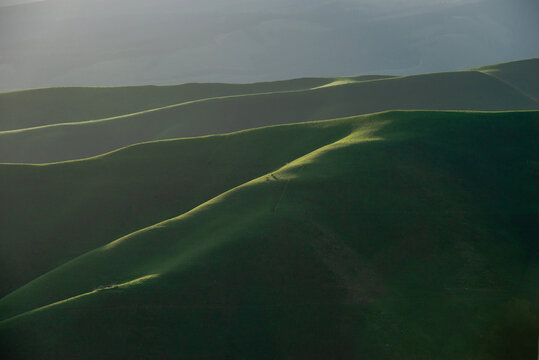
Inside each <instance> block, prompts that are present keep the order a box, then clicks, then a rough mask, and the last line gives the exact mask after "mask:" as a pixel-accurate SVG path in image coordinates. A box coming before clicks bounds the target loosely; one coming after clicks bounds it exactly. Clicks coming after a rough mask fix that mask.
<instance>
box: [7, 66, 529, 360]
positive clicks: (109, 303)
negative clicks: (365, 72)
mask: <svg viewBox="0 0 539 360" xmlns="http://www.w3.org/2000/svg"><path fill="white" fill-rule="evenodd" d="M519 64H523V65H525V66H523V67H522V69H526V70H522V71H523V72H524V71H530V70H529V69H530V68H533V66H535V65H534V64H536V61H535V60H529V61H524V62H521V63H513V64H501V65H495V66H491V67H485V68H480V69H476V70H473V71H463V72H457V73H444V74H429V75H420V76H411V77H396V78H387V79H365V78H346V79H309V80H306V79H303V80H298V81H296V82H294V81H292V82H290V83H288V85H286V86H291V87H292V86H297V87H294V88H287V89H281V90H279V91H277V90H274V89H269V88H267V86H269V85H268V84H263V85H237V86H238V87H242V86H247V87H248V86H251V87H252V88H257V89H259V90H257V91H260V92H265V93H264V94H262V93H261V94H249V93H245V94H242V95H237V94H229V95H223V94H220V95H219V96H218V97H217V98H211V99H209V98H204V96H206V94H208V93H209V91H210V90H209V89H210V88H212V87H213V86H214V85H211V84H210V85H202V84H201V85H196V87H200V89H203V90H200V92H199V93H190V92H189V91H188V90H185V95H184V98H183V99H184V100H186V99H188V98H189V97H191V98H193V99H195V97H198V99H195V100H192V101H193V102H190V103H189V102H188V103H183V104H180V105H174V104H173V105H171V106H168V105H165V107H166V108H164V109H156V110H141V108H139V109H138V111H142V113H139V114H135V115H127V116H120V117H114V118H111V119H108V120H97V121H94V120H84V119H85V118H84V116H91V115H80V116H81V117H80V118H78V120H77V123H76V124H68V123H65V122H66V121H69V120H68V118H69V117H70V115H68V113H66V114H65V116H63V117H61V115H62V112H61V111H60V110H58V112H57V115H58V116H59V117H61V119H62V120H59V121H60V122H64V124H62V123H60V122H59V123H53V122H48V123H47V121H48V120H47V118H46V117H42V118H39V119H38V118H36V119H35V121H36V122H35V123H34V124H40V125H39V126H40V127H39V128H35V129H17V130H14V131H4V132H2V133H1V135H0V141H2V142H3V144H10V147H9V149H15V150H14V152H13V153H15V154H17V151H18V150H16V148H12V147H11V146H12V144H11V143H9V141H12V140H11V139H16V136H22V137H20V138H19V139H21V141H22V139H25V140H24V141H25V142H24V143H25V144H27V148H26V149H27V151H28V152H27V153H25V154H24V155H25V156H27V157H28V158H30V157H36V158H37V156H38V155H39V149H42V152H43V154H44V155H43V156H44V157H43V158H42V159H45V158H47V159H48V158H49V157H51V156H52V155H55V156H56V155H58V154H61V153H60V152H57V153H55V152H53V151H50V148H47V147H46V146H45V144H47V141H42V140H44V138H43V136H46V135H45V134H48V135H47V136H51V142H52V143H58V144H60V143H61V142H62V141H64V140H62V139H65V141H67V143H69V141H73V144H75V142H76V141H78V140H77V136H78V135H77V132H76V131H81V134H83V133H84V131H86V134H87V136H88V139H89V140H88V142H87V143H85V145H84V146H82V147H80V148H77V147H76V146H75V145H73V146H67V145H66V144H67V143H65V144H62V145H59V148H60V147H62V148H64V149H66V151H70V149H74V150H73V152H72V153H70V156H69V157H70V158H71V157H72V156H74V158H76V156H79V155H80V154H82V152H81V151H83V150H84V151H89V149H92V151H95V152H97V153H98V154H99V152H104V151H107V150H108V149H116V150H115V151H113V152H110V153H105V154H101V155H98V156H94V157H90V158H85V159H78V160H73V161H63V162H57V163H53V164H45V165H36V164H22V163H21V164H0V185H1V186H0V198H1V199H2V201H1V202H0V212H1V214H2V216H0V238H1V242H0V246H1V248H0V254H2V255H1V257H2V260H1V262H0V264H1V269H0V270H1V271H0V285H1V287H0V350H1V353H2V355H3V358H6V359H34V358H40V359H58V358H81V359H86V358H88V359H90V358H134V359H138V358H140V359H147V358H160V359H167V358H170V359H175V358H207V359H210V358H211V359H213V358H268V359H275V358H313V359H317V358H319V359H326V358H336V359H355V358H367V359H387V358H394V359H410V358H420V359H423V358H437V359H455V358H475V359H492V358H494V359H495V358H513V359H520V358H523V359H524V358H531V357H533V356H535V352H536V340H537V332H538V331H539V327H538V325H537V313H538V308H537V306H538V304H539V293H538V289H539V288H538V287H537V280H536V279H537V278H539V259H538V258H537V254H538V250H539V249H537V240H536V239H537V238H538V237H539V226H538V223H537V214H538V205H537V204H539V189H538V188H537V186H536V184H537V180H538V178H539V146H538V145H537V144H538V143H537V134H538V129H539V111H537V110H525V109H536V108H537V103H536V100H535V95H534V94H535V93H534V90H533V89H534V88H535V87H534V83H533V81H528V82H527V80H526V79H525V77H522V76H520V75H518V69H517V68H518V66H519ZM304 82H307V83H308V84H307V83H304ZM459 82H460V85H458V83H459ZM285 83H287V82H281V84H285ZM292 84H295V85H292ZM303 85H306V88H305V89H303V88H301V86H303ZM183 86H186V87H189V86H195V85H183ZM223 86H224V85H223ZM283 86H285V85H283ZM233 87H234V86H231V88H233ZM180 88H181V86H178V87H177V89H180ZM262 88H264V89H263V90H264V91H262V90H261V89H262ZM170 89H172V88H170ZM223 89H227V88H226V86H224V88H223ZM412 89H415V90H414V91H412ZM79 90H80V91H81V92H80V93H77V91H79ZM79 90H77V91H74V92H73V97H77V96H80V97H81V99H82V98H83V97H84V96H83V95H81V94H83V92H84V91H85V89H79ZM105 90H107V91H110V93H109V94H113V93H115V92H116V95H115V96H117V97H118V98H119V97H121V93H122V90H121V89H90V90H89V91H95V92H100V91H105ZM133 90H137V91H149V92H151V91H162V90H163V89H162V88H160V87H157V88H151V87H150V88H134V89H133ZM165 90H166V89H165ZM266 90H269V91H266ZM272 90H273V91H272ZM48 91H60V92H69V91H68V89H44V90H35V93H34V95H35V94H40V95H39V96H42V95H43V94H45V93H47V92H48ZM178 91H179V90H178ZM182 91H183V90H182ZM203 91H204V92H205V91H208V92H207V93H206V92H205V93H204V94H202V92H203ZM227 91H228V90H227ZM40 92H41V93H40ZM442 94H446V95H447V96H445V97H443V96H441V95H442ZM4 95H6V94H1V95H0V97H1V96H4ZM24 95H25V94H24V92H21V93H18V94H17V96H24ZM34 95H32V96H34ZM126 96H127V95H126ZM146 96H148V97H151V96H150V95H140V98H139V101H138V104H137V106H152V105H151V104H150V102H151V101H154V100H148V99H147V98H146ZM157 97H158V96H156V98H155V99H157ZM21 99H22V98H21ZM21 99H19V100H17V101H23V100H21ZM43 99H44V98H43ZM113 99H114V96H113V95H110V100H111V101H110V103H109V105H110V104H113V103H114V102H115V101H114V100H113ZM143 99H147V102H146V103H145V104H143V102H142V100H143ZM170 99H172V97H171V98H170ZM170 99H169V100H170ZM169 100H166V99H163V100H162V101H163V104H165V102H166V101H169ZM40 101H41V100H40ZM43 101H45V100H43ZM54 101H60V100H58V99H55V100H54ZM100 101H103V102H104V103H107V102H106V100H105V99H103V100H100ZM155 101H158V100H155ZM186 101H191V100H186ZM406 103H408V104H409V105H408V106H407V105H404V104H406ZM429 103H430V105H429ZM4 104H6V103H5V102H4ZM148 104H150V105H148ZM384 104H385V105H386V106H387V107H388V108H389V109H391V108H393V107H397V106H402V107H403V108H408V109H414V108H425V109H431V110H407V111H404V110H393V111H383V112H379V113H374V114H365V115H356V114H350V113H351V112H353V111H356V112H357V114H361V113H363V112H369V111H375V110H384V109H383V107H384ZM401 104H402V105H401ZM422 104H423V105H422ZM128 105H129V104H128V102H127V101H125V102H124V103H123V105H122V106H124V107H123V108H122V109H120V108H119V107H118V108H113V107H112V105H110V106H111V107H110V108H108V109H104V110H102V111H103V112H102V114H105V113H107V114H109V115H111V114H113V112H114V111H120V110H121V111H129V109H127V108H128V107H129V106H128ZM10 106H11V105H10ZM77 106H80V109H82V108H84V106H87V105H86V104H84V102H83V101H80V102H79V105H77ZM107 106H108V105H107ZM167 106H168V107H167ZM445 107H448V109H453V108H454V109H459V107H460V110H468V111H445V110H446V109H444V108H445ZM53 108H54V106H50V108H49V109H51V110H50V111H57V110H54V109H53ZM12 109H16V107H12ZM88 109H89V110H88V111H94V112H96V111H98V110H93V109H90V107H88ZM118 109H120V110H118ZM126 109H127V110H126ZM130 109H134V108H130ZM369 109H371V110H369ZM432 109H435V110H432ZM469 109H472V110H478V109H480V110H505V111H469ZM35 110H37V108H36V109H35ZM225 110H226V111H225ZM442 110H443V111H442ZM13 111H14V114H15V113H16V111H15V110H13ZM25 111H26V112H25V114H26V115H25V116H28V117H27V119H28V121H34V120H32V117H31V116H30V115H28V114H29V110H25ZM70 111H72V112H73V114H76V113H77V110H76V108H75V107H74V108H72V109H71V110H70ZM214 115H220V116H218V117H217V116H214ZM249 115H251V117H249ZM348 115H355V116H348ZM74 116H75V115H74ZM333 116H348V117H342V118H336V119H330V120H322V119H329V118H331V117H333ZM87 119H89V118H87ZM234 119H237V121H238V123H237V124H236V123H234ZM313 120H317V121H313ZM293 122H295V123H294V124H289V123H293ZM137 124H138V125H137ZM277 124H279V125H277ZM266 125H270V126H266ZM137 126H138V127H139V128H138V129H133V128H132V127H135V128H136V127H137ZM255 126H263V127H260V128H257V129H250V127H255ZM122 127H123V129H124V137H120V136H119V134H120V129H121V128H122ZM234 127H237V130H241V131H238V132H232V133H226V134H222V133H221V132H230V131H231V130H236V128H234ZM75 129H77V130H76V131H75ZM79 129H80V130H79ZM82 129H84V131H83V130H82ZM212 129H213V133H214V134H213V135H207V136H200V137H192V138H180V139H173V137H174V136H188V135H189V134H193V135H195V134H196V132H197V131H201V132H202V133H203V134H206V133H205V132H204V131H207V133H208V134H209V133H211V131H212ZM139 130H140V131H139ZM142 130H145V131H146V135H147V136H148V138H147V139H146V138H142V139H141V138H139V137H137V136H139V134H142V133H143V131H142ZM64 131H65V132H64ZM191 132H192V133H191ZM31 133H32V134H34V135H35V136H36V137H35V138H33V137H30V136H28V137H26V135H29V134H31ZM180 133H182V134H183V135H174V134H180ZM22 134H24V135H22ZM59 134H61V136H60V135H59ZM107 134H110V137H109V138H107V146H101V147H90V146H89V144H90V143H91V141H90V140H95V141H97V140H100V139H102V138H103V137H105V136H106V135H107ZM156 134H158V135H156ZM34 135H32V136H34ZM135 135H136V136H135ZM146 135H145V136H146ZM2 137H5V138H4V140H2ZM81 138H82V135H81ZM154 138H163V139H166V140H157V141H155V140H154ZM6 139H7V140H6ZM69 139H71V140H69ZM137 139H138V140H137ZM68 140H69V141H68ZM120 140H121V141H120ZM147 140H154V141H149V142H144V143H139V144H135V142H137V141H147ZM100 144H105V142H101V143H100ZM124 145H128V146H127V147H123V148H122V146H124ZM5 146H7V145H5ZM20 149H22V147H21V148H20ZM99 149H100V150H99ZM10 151H11V150H10ZM13 153H11V154H13ZM7 154H8V155H6V153H5V152H3V153H2V154H1V156H2V157H5V156H10V155H9V154H10V153H9V152H8V153H7ZM20 154H22V150H21V152H19V153H18V154H17V155H16V156H17V157H20V156H22V155H20ZM76 154H79V155H76Z"/></svg>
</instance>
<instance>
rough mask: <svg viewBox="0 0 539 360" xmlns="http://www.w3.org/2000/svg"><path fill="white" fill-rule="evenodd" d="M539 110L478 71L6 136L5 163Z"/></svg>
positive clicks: (209, 104) (208, 104) (2, 140)
mask: <svg viewBox="0 0 539 360" xmlns="http://www.w3.org/2000/svg"><path fill="white" fill-rule="evenodd" d="M538 108H539V104H537V103H536V102H534V101H533V100H532V99H530V98H529V97H527V96H525V95H523V94H522V93H521V92H520V91H518V90H516V89H514V88H513V87H512V86H509V85H507V84H505V83H504V82H502V81H500V80H498V79H496V78H494V77H491V76H488V75H486V74H484V73H481V72H478V71H463V72H453V73H437V74H428V75H417V76H408V77H399V78H391V79H382V80H374V81H361V82H357V83H347V84H344V85H336V86H327V87H319V88H316V89H311V90H303V91H293V92H280V93H279V92H277V93H270V94H259V95H241V96H234V97H224V98H213V99H206V100H200V101H194V102H190V103H183V104H180V105H174V106H169V107H165V108H160V109H154V110H150V111H147V112H142V113H138V114H134V115H127V116H120V117H115V118H110V119H102V120H98V121H91V122H79V123H66V124H56V125H51V126H45V127H40V128H34V129H26V130H20V131H10V132H0V162H17V163H21V162H22V163H44V162H53V161H62V160H69V159H77V158H84V157H88V156H93V155H98V154H102V153H104V152H107V151H111V150H113V149H117V148H119V147H122V146H126V145H130V144H133V143H138V142H142V141H151V140H158V139H169V138H177V137H187V136H200V135H207V134H217V133H226V132H231V131H238V130H242V129H248V128H253V127H260V126H267V125H275V124H284V123H296V122H301V121H313V120H323V119H330V118H337V117H346V116H354V115H359V114H364V113H372V112H378V111H383V110H391V109H427V110H522V109H538Z"/></svg>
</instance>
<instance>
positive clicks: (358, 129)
mask: <svg viewBox="0 0 539 360" xmlns="http://www.w3.org/2000/svg"><path fill="white" fill-rule="evenodd" d="M345 119H346V118H345ZM389 122H391V121H390V120H381V121H379V122H377V123H376V125H373V124H365V129H363V127H362V124H355V125H354V126H353V127H352V128H351V129H350V131H349V132H348V134H345V135H342V137H340V138H339V139H337V140H334V141H332V142H330V143H328V144H326V145H322V146H320V147H318V148H316V149H314V150H312V151H310V152H308V153H306V154H303V155H301V156H299V157H297V158H295V159H294V160H291V161H289V162H288V163H287V164H285V165H282V166H281V167H279V168H276V169H275V170H272V171H269V172H267V173H264V174H262V175H260V176H258V177H254V178H252V179H250V180H248V181H245V182H243V183H241V184H239V185H237V186H234V187H232V188H230V189H228V190H226V191H224V192H222V193H220V194H218V195H216V196H214V197H212V198H211V199H209V200H206V201H204V202H203V203H201V204H199V205H197V206H195V207H193V208H192V209H190V210H188V211H186V212H184V213H181V214H179V215H177V216H174V217H171V218H168V219H165V220H163V221H159V222H157V223H155V224H152V225H150V226H147V227H144V228H141V229H139V230H136V231H133V232H131V233H129V234H126V235H124V236H121V237H119V238H117V239H115V240H113V241H111V242H109V243H107V244H105V245H102V246H100V247H97V248H94V249H92V250H89V251H87V252H85V253H83V254H81V255H78V256H76V257H74V258H72V259H71V260H68V261H67V262H65V263H63V264H61V265H59V266H58V267H56V268H53V269H51V270H49V271H47V272H46V273H44V274H42V275H41V276H39V277H37V278H35V279H34V280H32V281H30V282H29V283H27V284H25V285H23V286H21V287H19V288H17V289H15V290H14V291H13V292H11V293H9V294H7V295H5V296H4V297H2V298H0V307H1V305H2V302H4V301H5V299H8V298H10V297H11V296H13V295H16V293H18V292H19V291H21V290H22V291H24V289H25V288H27V287H28V286H30V285H31V284H33V283H34V282H35V281H38V280H39V279H42V278H43V277H46V276H47V275H52V274H54V273H55V272H58V271H62V270H63V269H64V268H69V267H70V266H73V265H74V264H75V263H76V262H77V261H78V260H80V259H82V258H84V257H87V256H91V254H95V253H97V252H102V251H107V250H110V249H113V248H115V247H117V246H119V245H121V244H122V243H123V242H125V241H126V240H128V239H130V238H133V237H135V236H137V235H139V234H143V233H145V232H149V231H153V230H156V229H159V228H161V227H163V226H164V225H167V224H170V223H174V222H177V221H181V220H183V219H185V218H189V217H191V216H193V215H195V214H197V213H199V212H201V211H204V210H206V209H207V208H209V207H211V206H212V205H214V204H216V203H219V202H221V201H222V200H224V199H225V198H227V197H228V196H230V195H231V194H232V193H234V192H236V191H238V190H239V189H243V188H246V187H248V186H251V185H254V184H257V183H260V182H265V181H266V180H267V179H268V178H269V177H270V176H271V175H273V174H279V173H283V172H286V171H287V170H288V169H291V168H295V167H299V168H301V167H302V166H303V162H304V161H306V160H307V161H308V160H309V159H311V158H313V157H316V156H317V155H319V154H321V153H323V152H324V151H326V150H330V149H331V148H333V147H335V146H339V145H341V144H343V143H346V142H350V141H359V142H366V141H379V140H382V138H380V137H365V138H361V136H362V135H366V136H369V135H370V134H372V133H374V132H375V131H377V130H380V129H381V128H382V127H383V126H385V125H386V124H387V123H389ZM276 126H279V125H276ZM354 138H356V139H354ZM271 181H279V182H284V183H285V184H286V183H287V181H288V179H287V178H286V177H285V176H283V177H280V178H278V179H274V180H271ZM277 196H278V198H279V197H282V193H279V194H278V195H277ZM219 245H220V243H219V244H217V245H215V244H214V245H213V246H219ZM213 246H212V244H201V245H200V246H198V247H194V248H191V249H188V250H187V251H185V256H189V255H192V253H193V252H194V253H196V252H197V250H198V251H199V252H200V251H202V250H205V249H206V247H209V248H212V247H213ZM200 247H201V248H202V249H200ZM168 262H169V263H171V262H172V264H168V266H167V265H166V264H165V265H162V266H161V272H159V273H157V274H156V273H154V274H153V275H147V276H153V277H155V276H159V275H161V274H163V273H166V272H167V267H168V268H173V265H174V264H173V263H176V262H177V261H171V260H169V261H168ZM143 277H144V276H143ZM140 278H141V277H137V278H136V279H135V280H138V279H140ZM128 282H130V281H122V282H120V284H125V283H128ZM102 286H104V287H106V286H107V285H102ZM95 292H96V289H94V290H92V291H86V292H83V293H81V294H75V295H73V296H69V297H67V298H65V299H60V300H57V301H54V302H51V303H49V304H45V305H42V306H38V307H36V308H33V309H29V310H27V311H23V312H20V313H17V314H14V315H12V316H9V317H7V318H5V319H1V320H0V324H4V323H5V322H7V321H9V320H12V319H14V318H16V317H19V316H22V315H24V314H29V313H32V312H35V311H39V310H41V309H46V308H49V307H51V306H54V305H58V304H62V303H65V302H66V301H70V300H76V299H78V298H81V297H83V296H85V295H90V294H92V293H95Z"/></svg>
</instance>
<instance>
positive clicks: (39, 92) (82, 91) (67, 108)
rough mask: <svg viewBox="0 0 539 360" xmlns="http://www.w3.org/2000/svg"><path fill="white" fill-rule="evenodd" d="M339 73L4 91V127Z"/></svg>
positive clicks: (294, 86)
mask: <svg viewBox="0 0 539 360" xmlns="http://www.w3.org/2000/svg"><path fill="white" fill-rule="evenodd" d="M333 80H334V79H330V78H328V79H324V78H308V79H294V80H285V81H275V82H269V83H255V84H184V85H176V86H130V87H68V88H45V89H34V90H25V91H13V92H5V93H0V115H1V117H0V131H3V130H14V129H23V128H29V127H34V126H42V125H51V124H58V123H65V122H79V121H88V120H95V119H100V118H107V117H112V116H119V115H125V114H131V113H135V112H139V111H144V110H150V109H153V108H159V107H163V106H167V105H173V104H179V103H182V102H185V101H192V100H197V99H205V98H211V97H218V96H227V95H239V94H255V93H264V92H275V91H292V90H302V89H310V88H313V87H316V86H321V85H324V84H327V83H330V82H332V81H333Z"/></svg>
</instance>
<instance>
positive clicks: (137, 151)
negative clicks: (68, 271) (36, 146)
mask: <svg viewBox="0 0 539 360" xmlns="http://www.w3.org/2000/svg"><path fill="white" fill-rule="evenodd" d="M349 131H350V125H349V124H348V123H346V122H339V123H333V122H330V123H322V124H319V125H312V126H300V125H290V126H286V127H276V128H269V129H265V130H264V131H247V132H244V133H236V134H233V135H222V136H214V137H202V138H195V139H185V140H173V141H161V142H154V143H147V144H141V145H135V146H131V147H129V148H126V149H123V150H121V151H117V152H113V153H110V154H107V155H104V156H100V157H96V158H92V159H88V160H83V161H73V162H65V163H58V164H52V165H45V166H41V165H39V166H35V165H0V174H1V176H0V198H1V199H3V201H2V202H0V213H2V216H0V238H1V239H5V241H2V242H0V253H1V254H2V261H1V262H0V264H1V266H2V269H1V270H2V271H0V284H1V287H0V295H6V294H7V293H8V292H10V291H12V290H15V289H16V288H18V287H20V286H22V285H24V284H25V283H27V282H29V281H30V280H33V279H35V278H36V277H38V276H39V275H40V274H42V273H44V272H46V271H48V270H51V269H52V268H54V267H56V266H58V265H60V264H62V263H64V262H66V261H67V260H69V259H71V258H73V257H74V256H78V255H80V254H82V253H84V252H86V251H89V250H92V249H94V248H96V247H98V246H101V245H104V244H106V243H108V242H110V241H112V240H114V239H115V238H117V237H120V236H122V235H126V234H129V233H131V232H133V231H136V230H138V229H141V228H144V227H147V226H150V225H152V224H154V223H156V222H159V221H162V220H165V219H168V218H171V217H173V216H176V215H177V214H180V213H183V212H186V211H188V210H190V209H192V208H193V207H195V206H197V205H199V204H201V203H203V202H205V201H207V200H209V199H211V198H212V197H214V196H217V195H219V194H220V193H222V192H224V191H226V190H228V189H230V188H233V187H235V186H238V185H240V184H242V183H244V182H246V181H248V180H250V179H252V178H254V177H258V176H261V175H263V174H265V173H267V172H269V171H272V170H274V169H276V168H279V167H281V166H282V165H284V164H285V163H286V162H289V161H292V160H293V159H295V158H297V157H299V156H301V155H303V154H306V153H308V152H310V151H313V150H315V149H316V148H318V147H320V146H323V145H325V144H327V143H329V142H332V141H335V140H336V139H337V138H339V137H342V136H344V134H345V133H346V132H349ZM300 138H301V139H302V140H301V141H297V140H298V139H300ZM276 140H280V141H282V142H283V143H282V144H279V146H276V145H277V144H276V143H275V141H276ZM245 149H249V151H248V152H246V151H245ZM105 174H106V175H105ZM104 175H105V176H104ZM30 219H32V220H30ZM29 221H30V222H31V225H30V226H29ZM73 238H76V239H77V240H76V241H73Z"/></svg>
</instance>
